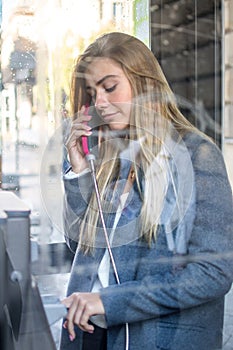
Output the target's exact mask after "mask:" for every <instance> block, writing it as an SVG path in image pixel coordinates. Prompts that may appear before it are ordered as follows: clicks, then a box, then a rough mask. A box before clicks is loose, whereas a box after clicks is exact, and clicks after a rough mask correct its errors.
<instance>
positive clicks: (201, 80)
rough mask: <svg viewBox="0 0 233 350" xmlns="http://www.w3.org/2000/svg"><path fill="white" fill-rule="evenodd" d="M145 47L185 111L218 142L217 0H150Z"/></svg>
mask: <svg viewBox="0 0 233 350" xmlns="http://www.w3.org/2000/svg"><path fill="white" fill-rule="evenodd" d="M150 9H151V48H152V51H153V52H154V54H155V56H156V57H157V58H158V60H159V62H160V63H161V65H162V67H163V70H164V72H165V75H166V77H167V79H168V81H169V83H170V85H171V87H172V89H173V91H174V92H175V94H176V96H177V99H178V102H179V104H180V107H181V109H182V111H183V113H184V114H185V116H186V117H187V118H188V119H189V120H190V121H191V122H192V123H193V124H194V125H196V126H197V127H198V128H199V129H201V130H202V131H203V132H205V133H206V134H208V135H209V136H211V137H212V138H213V139H214V140H215V142H216V143H217V144H218V145H219V146H221V113H222V3H221V0H204V1H203V0H178V1H174V0H151V3H150Z"/></svg>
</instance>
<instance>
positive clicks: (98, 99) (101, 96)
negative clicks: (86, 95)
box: [95, 91, 109, 110]
mask: <svg viewBox="0 0 233 350" xmlns="http://www.w3.org/2000/svg"><path fill="white" fill-rule="evenodd" d="M108 104H109V102H108V98H107V96H106V94H105V93H104V91H99V92H96V96H95V107H96V108H97V109H100V110H101V109H105V108H106V107H107V106H108Z"/></svg>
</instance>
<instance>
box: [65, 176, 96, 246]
mask: <svg viewBox="0 0 233 350" xmlns="http://www.w3.org/2000/svg"><path fill="white" fill-rule="evenodd" d="M63 182H64V190H65V194H64V205H63V217H64V220H63V223H64V231H65V240H66V243H67V245H68V246H69V248H70V249H71V250H72V251H75V250H76V245H77V242H78V238H79V225H80V222H81V220H82V218H83V216H84V213H85V211H86V209H87V205H88V202H89V200H90V196H91V193H92V190H93V186H92V179H91V174H90V173H86V174H84V175H81V176H79V177H77V178H73V179H67V178H66V177H64V179H63Z"/></svg>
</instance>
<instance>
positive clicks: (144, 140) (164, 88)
mask: <svg viewBox="0 0 233 350" xmlns="http://www.w3.org/2000/svg"><path fill="white" fill-rule="evenodd" d="M96 57H104V58H110V59H112V60H114V61H115V62H117V63H118V64H119V65H120V66H121V68H122V70H123V72H124V74H125V75H126V77H127V78H128V80H129V82H130V85H131V89H132V96H133V101H132V108H131V116H130V126H129V130H128V136H127V137H128V139H129V140H137V141H138V142H139V144H140V151H139V152H138V153H137V157H136V158H134V159H133V168H134V171H135V178H136V183H137V186H138V192H139V193H140V196H141V199H142V209H141V235H142V237H144V238H145V239H146V241H147V242H148V243H149V244H150V242H151V241H152V239H154V238H155V237H156V231H157V226H158V218H159V215H160V213H161V210H162V203H163V199H164V196H165V192H166V181H165V173H164V169H162V168H161V167H160V166H158V163H157V162H155V159H156V156H157V155H158V154H159V152H160V151H161V145H162V144H163V142H164V140H165V138H166V135H167V133H168V132H169V129H170V127H171V125H172V127H173V128H174V129H175V130H176V131H177V133H178V134H179V135H182V134H183V133H185V132H186V131H188V130H196V129H195V128H194V126H192V125H191V123H189V122H188V120H187V119H186V118H185V117H184V116H183V115H182V113H181V112H180V110H179V109H178V107H177V104H176V99H175V96H174V94H173V92H172V91H171V89H170V87H169V84H168V82H167V80H166V78H165V76H164V74H163V72H162V69H161V67H160V65H159V63H158V61H157V59H156V58H155V56H154V55H153V53H152V52H151V51H150V50H149V49H148V47H147V46H146V45H145V44H144V43H143V42H141V41H140V40H138V39H137V38H135V37H133V36H130V35H128V34H124V33H119V32H113V33H109V34H105V35H103V36H101V37H99V38H98V39H97V40H96V41H95V42H93V43H92V44H91V45H89V46H88V48H87V49H86V50H85V52H84V53H83V54H82V55H81V56H80V57H79V58H78V59H77V61H76V64H75V68H74V71H73V77H72V86H71V106H72V113H73V115H75V114H76V113H77V112H78V111H79V110H80V108H81V107H82V106H83V105H85V104H90V103H91V97H90V95H89V94H87V91H86V85H85V73H86V70H87V67H88V65H89V64H90V63H91V62H92V60H93V59H94V58H96ZM101 129H102V131H103V135H104V138H103V139H104V141H107V140H108V141H109V142H102V144H101V145H100V150H99V163H98V167H97V178H98V182H99V189H100V193H101V197H102V200H103V199H104V194H105V193H106V190H107V188H108V186H109V184H110V183H111V181H112V180H113V179H117V178H118V176H119V149H117V147H116V146H115V144H114V142H111V140H110V136H108V135H110V130H109V128H108V126H107V125H104V126H102V127H101ZM138 165H139V166H138ZM139 168H140V171H142V173H143V174H144V177H145V187H144V189H143V191H142V188H141V185H140V179H139ZM98 220H99V215H98V210H97V205H96V198H95V194H93V195H92V196H91V199H90V202H89V204H88V207H87V210H86V213H85V217H84V218H83V220H82V223H81V229H80V235H79V238H78V240H79V243H80V244H81V246H82V249H84V251H86V252H88V251H91V250H92V247H93V246H94V245H95V240H96V232H97V229H96V227H97V224H98Z"/></svg>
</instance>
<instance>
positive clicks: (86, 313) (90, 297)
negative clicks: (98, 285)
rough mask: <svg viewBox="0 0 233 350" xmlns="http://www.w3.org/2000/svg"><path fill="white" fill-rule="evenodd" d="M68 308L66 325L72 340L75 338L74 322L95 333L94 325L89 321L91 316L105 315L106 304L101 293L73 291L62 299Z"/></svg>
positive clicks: (81, 327)
mask: <svg viewBox="0 0 233 350" xmlns="http://www.w3.org/2000/svg"><path fill="white" fill-rule="evenodd" d="M62 304H64V305H65V307H66V308H67V309H69V310H68V313H67V316H66V322H65V323H64V325H63V326H64V327H65V328H67V330H68V332H69V335H70V340H74V338H75V332H74V324H76V325H77V326H78V327H79V328H80V329H81V330H82V331H85V332H89V333H93V331H94V327H93V326H92V325H90V324H89V323H88V320H89V318H90V317H91V316H94V315H104V314H105V311H104V306H103V303H102V301H101V299H100V295H99V293H73V294H71V295H70V296H69V297H67V298H65V299H63V300H62Z"/></svg>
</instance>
